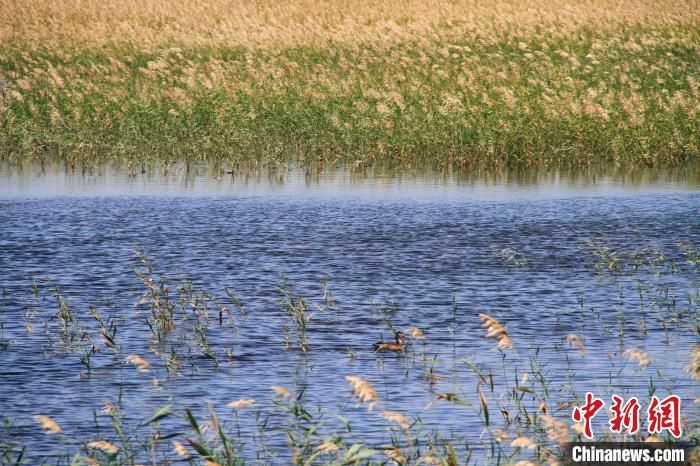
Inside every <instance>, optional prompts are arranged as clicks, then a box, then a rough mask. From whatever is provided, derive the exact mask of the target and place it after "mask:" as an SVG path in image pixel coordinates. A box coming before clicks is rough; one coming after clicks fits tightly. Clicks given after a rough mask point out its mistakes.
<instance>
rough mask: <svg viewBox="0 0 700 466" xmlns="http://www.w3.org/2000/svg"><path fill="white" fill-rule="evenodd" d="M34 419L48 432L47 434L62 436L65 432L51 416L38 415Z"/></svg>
mask: <svg viewBox="0 0 700 466" xmlns="http://www.w3.org/2000/svg"><path fill="white" fill-rule="evenodd" d="M34 419H36V421H37V422H38V423H39V424H40V425H41V428H42V429H44V430H45V431H46V433H47V434H60V433H62V432H63V429H61V426H60V425H58V422H56V421H54V420H53V419H51V418H50V417H49V416H45V415H43V414H37V415H36V416H34Z"/></svg>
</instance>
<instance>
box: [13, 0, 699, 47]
mask: <svg viewBox="0 0 700 466" xmlns="http://www.w3.org/2000/svg"><path fill="white" fill-rule="evenodd" d="M698 20H700V9H698V8H697V3H696V2H694V1H678V0H661V1H653V0H574V1H571V0H526V1H515V0H501V1H486V2H484V1H479V0H463V1H448V0H427V1H419V0H387V1H382V2H376V1H368V0H355V1H352V0H330V1H321V0H315V1H314V0H297V1H289V0H282V1H275V2H271V1H267V0H254V1H245V0H213V1H209V2H199V1H195V0H173V1H168V2H162V1H159V0H138V1H137V0H124V1H115V0H105V1H100V2H86V1H85V0H66V1H61V2H53V1H47V0H9V1H8V0H2V1H1V2H0V42H1V43H6V44H9V43H15V44H16V43H20V44H26V43H28V44H32V45H41V46H49V47H56V46H58V47H64V46H69V47H78V48H82V47H83V46H84V44H86V43H87V44H90V45H94V46H103V45H112V44H115V43H131V44H138V45H139V46H142V47H159V46H163V45H164V44H167V45H172V44H175V43H179V44H183V45H188V46H221V45H224V46H246V47H258V46H269V47H279V46H284V47H288V46H299V45H310V44H323V43H325V42H327V41H332V42H337V43H344V44H357V43H363V44H369V43H371V44H384V45H386V44H391V43H396V42H402V41H406V40H409V41H410V40H413V39H415V38H416V37H417V36H424V37H425V36H431V35H437V36H439V37H440V38H443V39H447V38H449V37H450V36H452V37H460V38H462V37H464V36H465V34H466V35H471V36H476V35H478V36H479V37H486V38H487V39H493V38H495V37H500V36H501V35H503V34H512V35H524V34H532V33H536V31H537V30H538V29H540V28H543V29H545V30H547V33H548V35H549V36H550V37H552V38H566V37H568V36H569V35H570V34H571V33H573V32H575V31H576V30H578V29H581V28H593V29H596V30H601V29H607V30H614V29H617V28H620V27H623V26H624V27H629V26H634V25H644V26H648V25H678V24H697V23H698Z"/></svg>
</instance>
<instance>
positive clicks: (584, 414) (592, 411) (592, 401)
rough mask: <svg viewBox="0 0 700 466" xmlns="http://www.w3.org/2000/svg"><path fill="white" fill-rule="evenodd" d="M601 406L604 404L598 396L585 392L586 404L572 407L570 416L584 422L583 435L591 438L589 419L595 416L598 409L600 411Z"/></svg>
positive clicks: (591, 430)
mask: <svg viewBox="0 0 700 466" xmlns="http://www.w3.org/2000/svg"><path fill="white" fill-rule="evenodd" d="M603 406H605V402H604V401H603V400H601V399H600V398H596V397H595V396H593V393H591V392H588V393H586V404H585V405H583V406H581V407H580V408H579V407H578V406H577V407H576V408H574V412H573V413H572V414H571V418H572V419H573V420H574V421H575V422H581V421H583V422H584V425H583V435H585V436H586V437H588V438H593V429H592V428H591V421H592V420H593V418H594V417H595V415H596V414H598V411H600V410H601V409H602V408H603Z"/></svg>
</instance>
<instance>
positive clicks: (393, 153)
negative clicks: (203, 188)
mask: <svg viewBox="0 0 700 466" xmlns="http://www.w3.org/2000/svg"><path fill="white" fill-rule="evenodd" d="M696 6H697V5H696V4H695V2H693V1H690V0H689V1H661V2H652V1H632V0H617V1H612V0H594V1H589V2H583V1H575V2H562V1H552V2H549V1H543V0H528V1H523V2H516V1H500V2H497V1H493V2H477V1H471V0H467V1H460V2H448V1H442V0H429V1H427V2H418V1H398V0H391V1H387V2H381V4H376V2H368V1H361V0H358V1H341V0H333V1H330V2H319V1H311V0H305V1H282V2H268V1H260V0H258V1H254V2H242V1H225V0H215V1H213V2H207V3H201V2H194V1H191V0H178V1H174V2H168V3H167V4H164V3H162V2H157V1H154V0H146V1H140V2H135V1H126V2H115V1H111V0H110V1H105V2H95V3H94V4H90V5H86V4H85V2H81V1H77V0H69V1H67V2H60V3H55V2H47V1H39V0H21V1H9V2H8V1H2V2H0V44H1V45H0V83H1V84H0V86H1V87H2V89H1V91H0V128H1V129H2V131H0V157H2V158H4V159H6V160H9V161H14V162H18V161H22V160H27V159H31V158H34V157H39V158H41V159H44V160H46V159H60V160H68V161H69V162H70V163H71V164H79V163H84V162H85V161H92V160H108V159H117V160H122V159H126V160H130V161H133V160H138V161H154V160H182V159H186V160H202V159H207V160H217V161H226V162H229V163H232V164H241V163H246V164H253V165H259V164H273V165H284V164H289V163H298V164H302V165H310V164H322V165H323V164H329V163H332V164H336V163H338V164H346V165H350V166H355V167H366V166H369V165H379V164H384V165H392V166H397V167H403V168H410V167H414V166H416V165H423V164H431V165H435V166H439V167H462V166H489V167H500V166H521V165H534V164H544V165H549V164H562V163H566V164H569V163H570V164H576V165H589V164H593V163H596V162H610V161H612V162H614V163H624V162H628V163H631V164H644V165H654V164H659V163H665V164H684V163H687V162H688V161H691V160H697V158H698V154H699V150H698V148H699V144H700V142H699V136H698V131H697V128H698V126H700V112H699V110H700V106H699V105H698V101H700V96H699V92H700V88H699V83H700V68H699V67H698V65H697V63H698V56H699V55H698V54H699V53H700V50H699V49H698V44H699V43H700V37H699V36H700V30H699V29H698V20H699V19H700V14H699V13H698V9H697V8H696Z"/></svg>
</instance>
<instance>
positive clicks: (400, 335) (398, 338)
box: [394, 331, 406, 345]
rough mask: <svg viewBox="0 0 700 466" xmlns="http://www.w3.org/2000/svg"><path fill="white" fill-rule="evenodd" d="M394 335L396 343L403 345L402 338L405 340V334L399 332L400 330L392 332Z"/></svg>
mask: <svg viewBox="0 0 700 466" xmlns="http://www.w3.org/2000/svg"><path fill="white" fill-rule="evenodd" d="M394 337H395V338H396V343H398V344H400V345H403V342H404V340H405V338H406V334H405V333H403V332H401V331H399V332H396V333H395V334H394Z"/></svg>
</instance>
